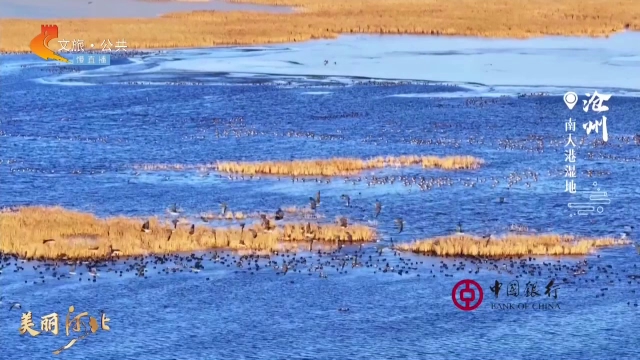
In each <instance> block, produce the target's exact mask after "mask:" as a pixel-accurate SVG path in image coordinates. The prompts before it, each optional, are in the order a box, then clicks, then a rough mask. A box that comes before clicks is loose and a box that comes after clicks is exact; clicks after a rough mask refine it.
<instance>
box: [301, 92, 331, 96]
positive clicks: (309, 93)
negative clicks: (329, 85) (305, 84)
mask: <svg viewBox="0 0 640 360" xmlns="http://www.w3.org/2000/svg"><path fill="white" fill-rule="evenodd" d="M302 94H303V95H329V94H331V91H305V92H303V93H302Z"/></svg>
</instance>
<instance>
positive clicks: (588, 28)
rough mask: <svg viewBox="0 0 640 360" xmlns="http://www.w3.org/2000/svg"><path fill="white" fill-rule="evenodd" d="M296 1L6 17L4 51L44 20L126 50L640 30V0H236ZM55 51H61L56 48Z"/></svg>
mask: <svg viewBox="0 0 640 360" xmlns="http://www.w3.org/2000/svg"><path fill="white" fill-rule="evenodd" d="M232 1H234V2H242V3H260V4H275V5H287V6H293V7H295V8H296V9H297V10H298V11H296V12H294V13H290V14H286V13H285V14H283V13H261V12H217V11H195V12H191V13H172V14H167V15H165V16H162V17H160V18H144V19H137V18H117V19H57V20H31V19H2V20H0V33H2V37H0V51H11V52H27V51H29V48H28V45H29V42H30V41H31V39H32V38H33V37H34V36H35V35H37V34H38V32H39V31H40V25H41V24H45V23H48V24H57V25H58V26H59V27H60V37H61V38H66V39H67V40H69V39H82V40H84V41H85V43H97V44H100V43H101V42H102V41H103V40H105V39H111V40H112V41H113V40H114V39H116V38H117V39H123V38H124V39H126V41H127V46H128V48H129V49H142V48H144V49H150V48H178V47H208V46H217V45H241V44H242V45H250V44H269V43H283V42H296V41H297V42H300V41H306V40H310V39H318V38H335V37H336V36H337V35H339V34H343V33H347V34H349V33H369V34H426V35H461V36H483V37H510V38H529V37H535V36H543V35H582V36H585V35H586V36H603V35H608V34H612V33H615V32H618V31H621V30H623V29H626V28H628V29H632V30H639V29H640V2H639V1H637V0H447V1H436V0H369V1H338V0H232ZM54 50H57V49H54Z"/></svg>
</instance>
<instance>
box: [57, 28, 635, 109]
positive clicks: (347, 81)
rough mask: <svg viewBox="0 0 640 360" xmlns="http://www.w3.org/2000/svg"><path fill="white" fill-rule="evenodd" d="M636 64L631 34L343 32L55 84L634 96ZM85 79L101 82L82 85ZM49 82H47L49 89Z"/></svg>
mask: <svg viewBox="0 0 640 360" xmlns="http://www.w3.org/2000/svg"><path fill="white" fill-rule="evenodd" d="M639 64H640V34H638V33H631V32H625V33H620V34H617V35H615V36H611V37H610V38H567V37H554V38H537V39H530V40H505V39H478V38H463V37H428V36H370V35H357V36H352V35H349V36H342V37H340V38H339V39H337V40H319V41H311V42H306V43H297V44H291V45H273V46H260V47H220V48H199V49H187V50H169V51H167V52H164V53H159V54H150V55H145V56H144V57H142V58H138V59H135V60H134V61H133V62H131V63H127V64H115V65H114V64H112V65H111V66H108V67H104V68H101V69H96V70H87V71H83V72H82V73H74V74H65V75H60V76H58V78H59V79H60V80H62V79H64V81H61V82H60V84H61V85H69V84H70V81H72V80H73V79H77V80H78V81H80V82H100V81H103V82H106V83H110V82H113V79H114V76H116V75H117V76H118V77H119V78H118V80H119V81H118V82H120V83H122V82H123V81H120V78H122V77H130V78H132V81H134V82H142V83H146V82H150V81H154V80H156V81H157V79H158V78H162V79H163V80H166V81H167V82H171V81H180V82H182V83H185V84H186V83H188V82H189V81H197V82H204V83H205V84H209V85H214V84H224V85H238V84H240V85H242V84H247V83H260V84H270V85H277V86H285V87H294V88H295V87H313V85H314V84H316V85H318V86H332V85H333V86H345V85H347V86H348V85H353V84H354V83H355V84H357V83H364V84H373V85H375V84H376V82H375V81H384V82H389V83H392V82H405V83H406V82H414V83H417V82H421V83H425V82H426V83H429V84H443V83H444V84H452V85H457V88H455V89H452V91H451V92H446V90H443V91H440V90H439V89H434V91H433V92H432V93H429V94H397V95H395V96H398V97H472V96H484V97H492V96H503V95H517V94H531V93H534V94H535V93H547V94H549V95H560V94H564V93H565V92H566V91H581V92H585V91H593V90H594V89H597V90H599V91H607V92H610V93H613V94H617V95H624V96H638V93H640V82H638V81H637V79H638V78H640V67H639V66H638V65H639ZM88 73H91V74H93V75H100V76H102V77H103V79H102V80H100V78H92V79H91V80H87V74H88ZM55 78H56V77H55V76H52V77H50V80H49V82H48V83H55V81H54V79H55ZM176 79H178V80H176ZM124 81H125V82H126V80H124ZM466 89H469V90H471V91H469V92H466V91H464V90H466ZM460 90H462V91H460ZM583 90H584V91H583Z"/></svg>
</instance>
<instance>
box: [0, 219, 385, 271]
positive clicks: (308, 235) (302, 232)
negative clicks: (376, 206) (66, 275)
mask: <svg viewBox="0 0 640 360" xmlns="http://www.w3.org/2000/svg"><path fill="white" fill-rule="evenodd" d="M145 220H146V219H133V218H127V217H114V218H108V219H99V218H97V217H96V216H94V215H93V214H88V213H82V212H76V211H70V210H67V209H64V208H60V207H53V208H49V207H24V208H19V209H18V210H16V211H11V212H9V211H6V212H2V213H0V251H2V252H3V253H7V254H16V255H19V256H22V257H25V258H31V259H35V258H44V259H62V258H68V259H87V258H93V259H104V258H108V257H110V256H111V255H112V254H113V255H114V256H116V255H117V256H137V255H148V254H166V253H179V252H189V251H203V250H209V249H230V250H249V251H260V250H264V251H276V250H281V249H282V248H283V247H284V248H290V247H295V246H298V245H301V244H305V245H306V244H307V243H308V242H309V241H312V240H313V241H317V242H318V243H325V244H333V245H336V244H337V243H338V242H339V241H352V242H367V241H373V240H375V238H376V232H375V230H374V229H373V228H370V227H368V226H364V225H357V224H354V225H350V226H349V227H348V228H346V229H345V228H342V227H340V226H338V225H333V224H326V225H325V224H310V223H304V224H286V225H283V226H273V227H272V229H271V230H269V231H265V230H264V229H262V228H261V227H259V226H256V225H254V226H246V227H245V228H244V229H241V227H240V226H237V225H236V226H234V227H224V228H212V227H208V226H196V227H195V232H194V234H193V235H190V234H189V231H190V224H189V223H186V224H183V223H178V227H177V229H175V231H172V229H173V225H172V224H170V223H169V222H168V221H166V222H163V221H161V220H159V219H158V218H151V219H149V223H150V226H149V228H150V231H149V232H143V231H142V224H143V222H144V221H145ZM254 234H255V236H254ZM48 239H53V240H54V241H48V242H46V243H44V240H48ZM114 250H117V252H116V253H115V254H114V253H113V251H114Z"/></svg>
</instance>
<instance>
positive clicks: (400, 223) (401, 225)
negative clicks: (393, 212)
mask: <svg viewBox="0 0 640 360" xmlns="http://www.w3.org/2000/svg"><path fill="white" fill-rule="evenodd" d="M396 225H398V233H401V232H402V230H404V220H402V218H401V217H399V218H397V219H396Z"/></svg>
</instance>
